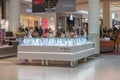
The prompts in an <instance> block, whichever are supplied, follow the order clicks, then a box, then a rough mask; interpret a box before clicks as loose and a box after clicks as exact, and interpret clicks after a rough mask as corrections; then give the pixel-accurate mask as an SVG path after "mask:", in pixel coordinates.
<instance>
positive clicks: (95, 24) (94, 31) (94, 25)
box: [88, 0, 100, 54]
mask: <svg viewBox="0 0 120 80" xmlns="http://www.w3.org/2000/svg"><path fill="white" fill-rule="evenodd" d="M99 16H100V2H99V0H88V27H89V28H88V29H89V36H91V37H92V41H93V42H94V47H95V53H96V54H99V53H100V38H99V33H100V26H99Z"/></svg>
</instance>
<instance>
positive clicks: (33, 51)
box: [17, 37, 95, 66]
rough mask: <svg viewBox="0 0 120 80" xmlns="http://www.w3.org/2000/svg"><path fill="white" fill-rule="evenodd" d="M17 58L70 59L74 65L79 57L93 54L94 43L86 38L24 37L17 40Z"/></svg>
mask: <svg viewBox="0 0 120 80" xmlns="http://www.w3.org/2000/svg"><path fill="white" fill-rule="evenodd" d="M17 54H18V59H19V60H20V61H22V60H25V59H27V60H42V65H49V60H55V61H70V65H71V66H75V65H76V64H77V62H78V60H79V59H82V58H86V57H88V56H91V55H93V54H95V48H94V43H93V42H89V41H88V40H87V39H86V38H82V37H81V38H24V39H20V40H19V46H18V53H17Z"/></svg>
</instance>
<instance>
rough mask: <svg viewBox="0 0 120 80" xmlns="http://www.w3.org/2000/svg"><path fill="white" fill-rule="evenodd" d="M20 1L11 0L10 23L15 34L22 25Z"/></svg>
mask: <svg viewBox="0 0 120 80" xmlns="http://www.w3.org/2000/svg"><path fill="white" fill-rule="evenodd" d="M20 2H21V0H10V11H9V25H10V31H12V32H13V33H14V34H15V33H16V32H17V29H18V28H19V27H20Z"/></svg>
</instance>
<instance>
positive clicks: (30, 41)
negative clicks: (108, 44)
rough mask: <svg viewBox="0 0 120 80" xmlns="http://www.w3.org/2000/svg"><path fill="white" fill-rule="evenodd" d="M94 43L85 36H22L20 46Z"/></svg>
mask: <svg viewBox="0 0 120 80" xmlns="http://www.w3.org/2000/svg"><path fill="white" fill-rule="evenodd" d="M89 43H92V42H90V41H88V40H87V39H86V38H84V37H79V38H20V39H19V46H79V45H83V44H89Z"/></svg>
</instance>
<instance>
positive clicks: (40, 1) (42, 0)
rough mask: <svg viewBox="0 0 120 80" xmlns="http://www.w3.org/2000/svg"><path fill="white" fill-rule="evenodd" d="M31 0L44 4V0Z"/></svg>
mask: <svg viewBox="0 0 120 80" xmlns="http://www.w3.org/2000/svg"><path fill="white" fill-rule="evenodd" d="M33 1H34V4H39V5H42V4H44V0H33Z"/></svg>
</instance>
